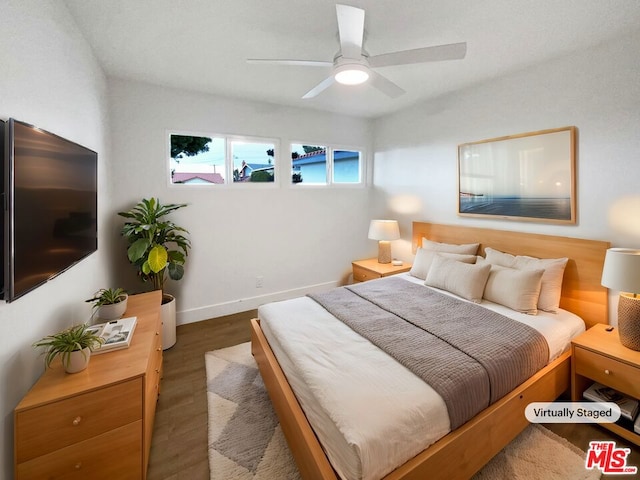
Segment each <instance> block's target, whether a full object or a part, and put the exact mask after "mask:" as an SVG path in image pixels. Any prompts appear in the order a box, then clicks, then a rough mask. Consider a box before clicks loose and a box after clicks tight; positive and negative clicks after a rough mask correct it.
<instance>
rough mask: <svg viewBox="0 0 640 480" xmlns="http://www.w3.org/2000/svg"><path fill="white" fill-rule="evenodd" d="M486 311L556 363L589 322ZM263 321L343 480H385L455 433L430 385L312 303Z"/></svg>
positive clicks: (266, 308) (279, 309)
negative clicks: (517, 327)
mask: <svg viewBox="0 0 640 480" xmlns="http://www.w3.org/2000/svg"><path fill="white" fill-rule="evenodd" d="M402 276H403V278H406V279H407V280H408V281H411V282H415V283H422V281H421V280H419V279H416V278H415V277H411V276H410V275H408V274H406V275H402ZM425 288H429V287H425ZM483 306H486V307H487V308H490V309H492V310H496V311H498V312H499V313H502V314H504V315H506V316H509V317H511V318H514V319H515V320H518V321H521V322H524V323H526V324H528V325H531V326H532V327H534V328H536V329H537V330H538V331H539V332H540V333H541V334H542V335H543V336H544V337H545V338H546V339H547V342H548V344H549V351H550V361H551V360H553V359H555V358H556V357H557V356H558V355H560V354H561V353H562V352H564V351H565V350H567V349H568V348H569V346H570V342H571V339H572V338H573V337H574V336H576V335H578V334H579V333H581V332H583V331H584V322H583V321H582V320H581V319H580V318H579V317H577V316H576V315H573V314H571V313H570V312H566V311H561V312H559V313H557V314H545V313H543V312H541V314H540V315H536V316H532V315H525V314H521V313H518V312H514V311H513V310H510V309H508V308H506V307H503V306H501V305H496V304H492V303H489V302H483ZM258 316H259V318H260V320H261V327H262V330H263V331H264V333H265V336H266V337H267V340H268V341H269V344H270V346H271V348H272V350H273V351H274V353H275V355H276V357H277V358H278V361H279V363H280V365H281V367H282V369H283V371H284V372H285V374H286V376H287V380H288V381H289V383H290V385H291V387H292V389H293V391H294V393H295V395H296V397H297V398H298V401H299V402H300V405H301V406H302V408H303V410H304V411H305V414H306V415H307V418H308V420H309V423H310V424H311V426H312V427H313V429H314V431H315V432H316V435H317V436H318V438H319V440H320V443H321V444H322V445H323V448H324V449H325V452H326V454H327V457H328V458H329V461H330V462H331V464H332V465H333V467H334V468H335V470H336V472H337V473H338V475H340V477H341V478H343V479H344V480H374V479H379V478H381V477H383V476H384V475H386V474H387V473H389V472H390V471H392V470H393V469H395V468H396V467H397V466H399V465H401V464H403V463H405V462H406V461H407V460H409V459H410V458H412V457H414V456H415V455H416V454H417V453H419V452H421V451H422V450H424V449H425V448H427V447H428V446H429V445H431V444H432V443H434V442H435V441H437V440H438V439H440V438H441V437H443V436H444V435H446V434H447V433H448V432H449V430H450V423H449V417H448V413H447V409H446V405H445V403H444V401H443V399H442V398H441V397H440V396H439V395H438V394H437V393H436V392H435V391H434V390H433V389H432V388H431V387H430V386H429V385H428V384H426V383H425V382H423V381H422V380H421V379H420V378H418V377H417V376H415V375H414V374H413V373H411V372H410V371H409V370H408V369H406V368H405V367H404V366H402V365H400V364H399V363H398V362H396V361H395V360H394V359H392V358H391V357H390V356H388V355H387V354H386V353H384V352H383V351H382V350H380V349H379V348H378V347H376V346H375V345H373V344H371V343H370V342H369V341H367V340H366V339H364V338H363V337H361V336H360V335H358V334H357V333H355V332H354V331H353V330H351V329H350V328H349V327H348V326H346V325H345V324H344V323H342V322H341V321H339V320H337V319H336V318H335V317H333V316H332V315H331V314H330V313H328V312H327V311H326V310H325V309H324V308H323V307H321V306H320V305H319V304H317V303H316V302H314V301H313V300H311V299H310V298H308V297H301V298H296V299H292V300H285V301H282V302H275V303H270V304H267V305H263V306H261V307H260V308H259V309H258Z"/></svg>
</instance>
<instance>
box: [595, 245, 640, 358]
mask: <svg viewBox="0 0 640 480" xmlns="http://www.w3.org/2000/svg"><path fill="white" fill-rule="evenodd" d="M601 283H602V285H603V286H605V287H608V288H611V289H613V290H618V291H620V299H619V302H618V332H619V334H620V343H622V345H624V346H625V347H627V348H630V349H632V350H637V351H640V296H638V293H640V250H634V249H631V248H610V249H608V250H607V254H606V256H605V258H604V269H603V270H602V281H601Z"/></svg>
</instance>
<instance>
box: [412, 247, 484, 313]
mask: <svg viewBox="0 0 640 480" xmlns="http://www.w3.org/2000/svg"><path fill="white" fill-rule="evenodd" d="M490 271H491V265H489V264H488V263H485V264H484V265H474V264H469V263H462V262H458V261H457V260H452V259H450V258H445V257H443V256H441V255H436V256H435V257H434V258H433V261H432V262H431V268H430V269H429V273H428V274H427V279H426V281H425V282H424V283H425V285H428V286H430V287H436V288H440V289H442V290H446V291H447V292H451V293H455V294H456V295H458V296H460V297H462V298H466V299H467V300H471V301H472V302H475V303H480V302H481V301H482V292H483V291H484V286H485V284H486V283H487V278H488V277H489V272H490Z"/></svg>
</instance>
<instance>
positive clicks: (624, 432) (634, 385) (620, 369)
mask: <svg viewBox="0 0 640 480" xmlns="http://www.w3.org/2000/svg"><path fill="white" fill-rule="evenodd" d="M607 328H610V327H609V325H605V324H598V325H595V326H593V327H592V328H590V329H589V330H587V331H586V332H585V333H583V334H582V335H580V336H579V337H577V338H575V339H574V340H573V341H572V342H571V399H572V400H573V401H574V402H579V401H583V398H582V392H584V391H585V390H586V389H587V388H588V387H589V386H590V385H591V384H592V383H593V382H598V383H601V384H603V385H606V386H608V387H611V388H613V389H615V390H618V391H619V392H621V393H625V394H627V395H629V396H631V397H634V398H638V399H640V352H636V351H635V350H631V349H630V348H627V347H624V346H623V345H622V344H621V343H620V338H619V336H618V329H617V328H614V329H613V330H611V331H607ZM600 425H601V426H602V427H604V428H606V429H608V430H611V431H612V432H614V433H616V434H617V435H619V436H621V437H622V438H624V439H626V440H628V441H630V442H633V443H635V444H636V445H640V435H637V434H635V433H634V432H633V426H630V429H627V428H625V427H623V426H620V425H618V424H615V423H602V424H600Z"/></svg>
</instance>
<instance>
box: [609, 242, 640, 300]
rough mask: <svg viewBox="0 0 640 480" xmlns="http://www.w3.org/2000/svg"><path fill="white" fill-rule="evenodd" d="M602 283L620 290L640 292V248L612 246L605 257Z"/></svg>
mask: <svg viewBox="0 0 640 480" xmlns="http://www.w3.org/2000/svg"><path fill="white" fill-rule="evenodd" d="M601 283H602V285H604V286H605V287H608V288H611V289H613V290H618V291H620V292H628V293H640V250H635V249H631V248H610V249H609V250H607V254H606V256H605V258H604V268H603V270H602V280H601Z"/></svg>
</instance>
